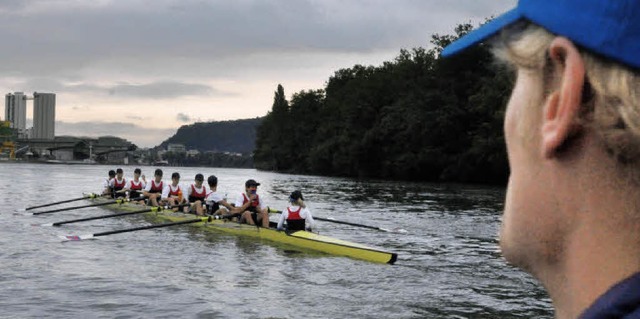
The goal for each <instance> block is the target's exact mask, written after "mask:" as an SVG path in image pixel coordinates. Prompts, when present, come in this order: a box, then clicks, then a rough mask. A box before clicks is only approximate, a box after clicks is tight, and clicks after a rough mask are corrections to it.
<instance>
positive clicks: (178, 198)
mask: <svg viewBox="0 0 640 319" xmlns="http://www.w3.org/2000/svg"><path fill="white" fill-rule="evenodd" d="M182 194H184V192H183V191H182V187H181V186H180V173H178V172H174V173H173V174H171V184H168V185H166V186H165V187H164V189H163V190H162V197H161V199H160V200H161V202H162V203H165V204H167V205H169V206H176V205H180V204H183V203H185V202H186V199H185V198H184V197H183V195H182ZM173 211H174V212H177V211H178V208H177V207H175V208H173Z"/></svg>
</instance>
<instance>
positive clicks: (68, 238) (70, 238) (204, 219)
mask: <svg viewBox="0 0 640 319" xmlns="http://www.w3.org/2000/svg"><path fill="white" fill-rule="evenodd" d="M212 219H213V218H211V216H208V217H200V218H196V219H188V220H183V221H180V222H174V223H165V224H158V225H149V226H142V227H135V228H127V229H118V230H112V231H106V232H102V233H95V234H87V235H69V236H60V238H62V239H63V240H64V241H78V240H85V239H91V238H94V237H100V236H107V235H113V234H120V233H128V232H132V231H138V230H145V229H152V228H162V227H170V226H177V225H185V224H193V223H200V222H209V221H211V220H212Z"/></svg>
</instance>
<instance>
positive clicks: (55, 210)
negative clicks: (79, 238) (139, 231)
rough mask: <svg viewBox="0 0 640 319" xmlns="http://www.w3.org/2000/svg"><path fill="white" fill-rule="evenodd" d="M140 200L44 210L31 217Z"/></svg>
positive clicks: (113, 201) (122, 200) (124, 200)
mask: <svg viewBox="0 0 640 319" xmlns="http://www.w3.org/2000/svg"><path fill="white" fill-rule="evenodd" d="M142 199H144V197H138V198H132V199H116V200H112V201H108V202H104V203H98V204H89V205H82V206H73V207H66V208H59V209H54V210H45V211H43V212H35V213H33V215H42V214H51V213H57V212H64V211H67V210H73V209H80V208H87V207H98V206H107V205H111V204H122V203H124V202H130V201H136V200H142Z"/></svg>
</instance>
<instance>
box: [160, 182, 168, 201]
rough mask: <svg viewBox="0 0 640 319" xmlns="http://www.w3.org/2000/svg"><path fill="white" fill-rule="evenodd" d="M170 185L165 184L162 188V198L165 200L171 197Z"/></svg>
mask: <svg viewBox="0 0 640 319" xmlns="http://www.w3.org/2000/svg"><path fill="white" fill-rule="evenodd" d="M169 187H170V186H169V184H167V185H164V187H163V188H162V196H160V199H162V200H165V199H167V198H169Z"/></svg>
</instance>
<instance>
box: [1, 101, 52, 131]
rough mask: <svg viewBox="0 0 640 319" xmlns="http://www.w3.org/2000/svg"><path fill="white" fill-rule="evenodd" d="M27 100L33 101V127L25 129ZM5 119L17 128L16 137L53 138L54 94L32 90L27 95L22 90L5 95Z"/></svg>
mask: <svg viewBox="0 0 640 319" xmlns="http://www.w3.org/2000/svg"><path fill="white" fill-rule="evenodd" d="M27 100H34V101H33V127H32V128H29V129H27ZM4 115H5V119H6V120H7V121H9V122H11V125H12V128H14V129H16V130H17V133H18V138H33V139H44V140H53V139H54V137H55V121H56V95H55V94H53V93H37V92H33V97H28V96H26V95H24V93H22V92H15V93H13V94H12V93H8V94H7V95H5V108H4Z"/></svg>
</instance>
